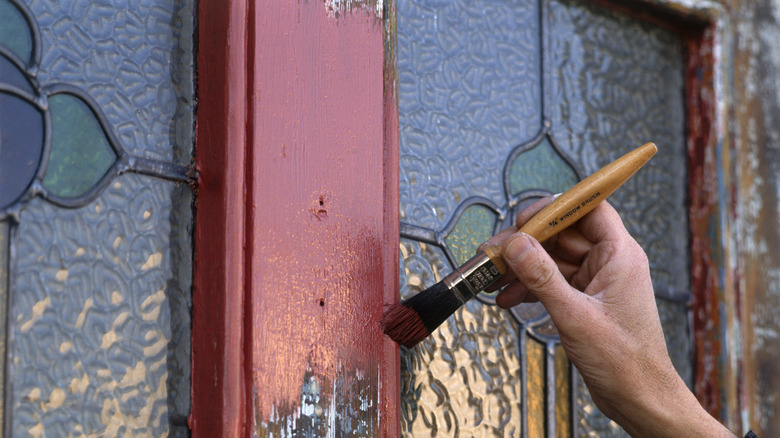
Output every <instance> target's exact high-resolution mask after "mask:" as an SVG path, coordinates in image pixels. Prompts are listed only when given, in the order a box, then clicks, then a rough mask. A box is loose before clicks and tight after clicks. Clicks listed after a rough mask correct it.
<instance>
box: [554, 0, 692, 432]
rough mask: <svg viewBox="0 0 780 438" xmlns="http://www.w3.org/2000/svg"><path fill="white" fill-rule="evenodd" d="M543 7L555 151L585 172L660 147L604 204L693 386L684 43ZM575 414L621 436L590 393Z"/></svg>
mask: <svg viewBox="0 0 780 438" xmlns="http://www.w3.org/2000/svg"><path fill="white" fill-rule="evenodd" d="M546 5H547V6H546V9H545V17H546V20H547V21H546V29H547V31H546V34H547V39H546V40H545V42H546V43H547V51H546V53H548V54H549V55H548V56H547V57H546V64H545V67H546V69H547V77H548V81H547V82H546V84H547V87H546V88H545V104H546V108H547V109H548V111H549V114H550V115H549V117H550V119H551V121H552V124H553V126H555V127H556V128H557V129H556V130H555V134H556V139H557V140H559V142H560V145H561V148H562V149H563V150H564V151H566V152H567V153H568V154H570V155H571V156H572V157H575V160H576V161H577V162H578V163H581V165H582V166H583V168H584V169H585V171H586V172H587V173H591V172H593V171H595V170H596V169H597V168H599V167H600V166H602V165H604V164H606V163H607V162H609V161H611V160H612V159H614V158H617V157H618V156H619V155H620V154H623V153H625V152H627V151H628V150H630V149H631V148H633V147H635V146H637V145H639V144H642V143H645V142H647V141H653V142H655V143H656V144H657V145H658V147H659V152H658V153H657V154H656V156H655V157H653V160H651V161H650V163H649V164H648V166H646V167H645V168H644V169H642V171H641V172H639V173H638V174H637V175H636V176H635V177H634V178H632V179H631V180H629V181H628V183H627V184H626V185H625V186H623V187H622V188H621V189H620V190H618V191H617V192H615V194H614V195H613V196H612V197H611V198H610V202H612V203H613V205H615V206H616V208H617V209H618V211H619V212H620V213H621V216H622V218H623V220H624V222H625V223H626V226H627V228H628V229H629V231H630V232H631V234H632V235H633V236H635V237H636V239H637V240H638V241H639V243H640V244H641V245H642V247H643V248H644V249H645V251H646V252H647V254H648V258H649V260H650V265H651V272H652V277H653V283H654V286H655V289H656V295H657V296H658V297H659V310H660V313H661V319H662V323H663V325H664V331H665V333H666V334H667V344H668V346H669V349H670V355H671V356H672V358H673V362H674V364H675V367H676V368H677V370H678V372H679V373H680V374H681V375H682V377H683V379H684V380H685V381H686V382H688V383H689V384H690V382H691V378H692V372H691V364H690V357H691V356H690V354H691V340H690V336H689V333H688V329H687V321H688V309H687V306H686V303H687V301H688V299H689V297H690V293H689V287H690V279H689V272H690V268H689V266H690V262H689V256H688V254H689V250H688V248H687V245H688V241H689V239H688V234H687V221H686V218H687V208H686V201H685V193H686V179H685V175H686V167H685V166H686V160H685V157H686V151H685V130H684V129H685V128H684V120H685V113H684V106H683V105H684V103H683V87H684V78H683V72H684V65H685V64H684V59H683V46H682V42H681V39H680V38H679V36H677V35H675V34H673V33H671V32H670V31H668V30H665V29H661V28H659V27H657V26H653V25H651V24H649V23H644V22H641V21H637V20H635V19H632V18H630V17H626V16H624V15H621V14H617V13H613V12H610V11H607V10H604V9H601V8H599V7H597V6H593V5H591V4H589V3H588V2H584V1H550V2H547V3H546ZM648 66H652V68H648ZM580 386H581V387H582V388H583V389H584V385H580ZM578 412H579V414H578V415H579V416H580V418H581V422H580V424H581V426H582V427H581V432H582V433H585V434H588V435H598V436H615V435H618V436H625V433H624V432H622V431H620V429H619V428H618V427H617V426H616V425H615V424H614V423H612V422H609V421H608V420H607V419H606V418H603V417H602V418H599V416H600V415H601V414H600V413H599V412H598V410H597V409H596V408H595V406H593V405H592V402H591V401H589V398H588V396H587V394H580V397H579V402H578Z"/></svg>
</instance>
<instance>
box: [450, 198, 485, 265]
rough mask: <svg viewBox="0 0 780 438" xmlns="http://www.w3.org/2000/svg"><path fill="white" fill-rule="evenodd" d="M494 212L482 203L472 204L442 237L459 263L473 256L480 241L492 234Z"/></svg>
mask: <svg viewBox="0 0 780 438" xmlns="http://www.w3.org/2000/svg"><path fill="white" fill-rule="evenodd" d="M495 223H496V214H495V213H493V211H491V210H490V209H489V208H487V207H485V206H482V205H472V206H471V207H468V208H467V209H466V210H464V211H463V214H462V215H461V216H460V218H459V219H458V222H457V223H456V224H455V228H453V230H452V232H450V234H449V235H448V236H447V237H446V238H445V239H444V242H445V243H446V244H447V247H448V248H449V249H450V251H451V252H452V255H453V256H454V257H455V261H456V262H457V263H458V264H459V265H460V264H463V263H465V262H466V261H467V260H468V259H470V258H471V257H473V256H474V254H475V253H476V251H477V248H479V245H481V244H482V242H484V241H486V240H488V239H489V238H490V237H491V236H492V235H493V229H494V226H495Z"/></svg>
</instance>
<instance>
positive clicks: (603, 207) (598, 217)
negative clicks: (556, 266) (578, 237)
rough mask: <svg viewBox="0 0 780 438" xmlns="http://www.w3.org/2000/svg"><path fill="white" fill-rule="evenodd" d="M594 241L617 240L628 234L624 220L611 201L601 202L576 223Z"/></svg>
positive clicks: (583, 233)
mask: <svg viewBox="0 0 780 438" xmlns="http://www.w3.org/2000/svg"><path fill="white" fill-rule="evenodd" d="M575 226H576V227H577V229H578V230H579V231H580V233H582V235H583V236H584V237H585V238H586V239H588V240H590V241H591V242H593V243H596V242H601V241H605V240H615V239H618V238H621V237H624V236H625V235H626V234H628V230H626V226H625V225H624V224H623V220H622V219H621V218H620V215H619V214H618V212H617V210H615V208H614V207H612V205H610V204H609V202H606V201H605V202H601V203H600V204H599V205H597V206H596V207H595V208H594V209H593V210H591V211H590V212H589V213H588V214H586V215H585V216H583V217H582V218H581V219H580V220H579V221H578V222H577V224H576V225H575Z"/></svg>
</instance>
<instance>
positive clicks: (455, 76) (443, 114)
mask: <svg viewBox="0 0 780 438" xmlns="http://www.w3.org/2000/svg"><path fill="white" fill-rule="evenodd" d="M397 11H398V96H399V98H398V105H399V119H400V133H399V135H400V149H401V178H400V197H401V216H402V217H403V218H406V220H407V222H409V223H412V224H414V225H420V226H425V227H428V228H431V229H439V228H441V227H442V226H443V225H444V224H446V223H447V221H448V219H449V217H450V215H451V214H452V212H453V211H454V209H455V208H456V206H457V205H458V203H459V202H460V201H461V200H463V199H465V198H466V197H468V196H474V195H480V196H484V197H485V198H488V199H490V200H491V201H492V202H494V203H495V204H497V205H501V204H503V201H504V193H503V185H502V177H501V172H502V170H503V166H504V162H505V160H506V156H507V154H508V153H509V151H510V150H511V149H512V147H514V146H516V145H518V144H520V143H522V142H524V141H527V140H528V139H530V138H532V137H534V135H535V134H536V133H537V132H539V130H540V129H541V89H540V88H539V82H540V76H541V74H540V72H541V66H540V51H539V11H538V6H537V4H536V3H535V2H529V1H513V2H510V1H502V0H479V1H467V0H445V1H435V2H428V1H422V0H399V1H398V3H397Z"/></svg>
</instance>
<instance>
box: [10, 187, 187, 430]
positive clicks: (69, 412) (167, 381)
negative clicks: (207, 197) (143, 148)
mask: <svg viewBox="0 0 780 438" xmlns="http://www.w3.org/2000/svg"><path fill="white" fill-rule="evenodd" d="M190 204H191V193H190V190H189V188H188V187H187V186H186V185H175V184H173V183H170V182H167V181H163V180H160V179H155V178H151V177H146V176H140V175H135V174H128V175H124V176H122V177H120V178H118V179H117V180H116V181H115V182H114V183H113V184H112V185H111V186H110V187H109V188H108V189H107V190H106V191H105V192H103V194H102V195H101V196H100V197H99V198H98V199H97V200H95V201H94V202H92V203H90V204H89V205H87V206H86V207H84V208H81V209H75V210H69V209H61V208H57V207H54V206H52V205H51V204H48V203H46V202H45V201H42V200H40V199H36V200H34V201H32V202H31V203H30V204H29V205H28V206H27V207H26V208H25V209H24V210H23V211H22V213H21V214H20V217H19V219H20V221H19V225H18V232H17V234H18V236H17V241H16V258H15V260H13V262H12V263H13V265H12V266H13V271H14V275H13V277H12V281H13V282H12V284H11V290H12V291H13V298H12V304H11V306H10V309H9V317H10V319H11V321H10V322H11V324H10V333H9V334H10V346H9V352H10V357H11V358H12V359H11V360H12V361H13V363H12V372H11V376H12V377H11V379H10V382H11V388H10V391H11V394H10V400H11V402H12V405H11V406H12V410H11V412H10V413H9V414H10V418H11V419H12V421H13V424H12V426H11V429H12V432H13V435H14V436H27V435H28V434H29V433H33V434H42V435H45V436H62V437H66V436H81V435H96V436H98V435H99V436H104V435H105V436H129V435H133V436H135V435H145V436H163V435H164V434H166V433H167V434H170V435H181V434H183V433H185V431H186V422H185V418H186V416H187V415H188V413H189V391H190V385H189V373H190V361H189V358H190V317H189V312H190V310H189V309H190V282H191V261H190V251H191V248H190V232H191V229H190V223H191V217H190ZM31 431H33V432H31Z"/></svg>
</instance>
